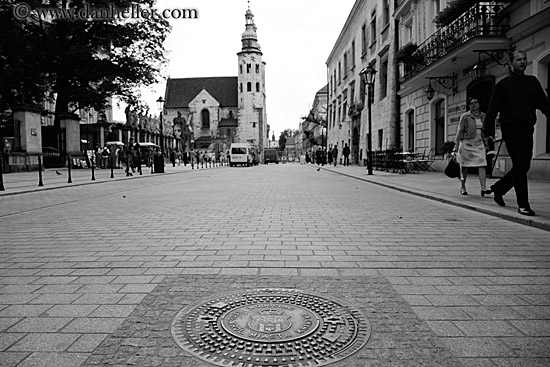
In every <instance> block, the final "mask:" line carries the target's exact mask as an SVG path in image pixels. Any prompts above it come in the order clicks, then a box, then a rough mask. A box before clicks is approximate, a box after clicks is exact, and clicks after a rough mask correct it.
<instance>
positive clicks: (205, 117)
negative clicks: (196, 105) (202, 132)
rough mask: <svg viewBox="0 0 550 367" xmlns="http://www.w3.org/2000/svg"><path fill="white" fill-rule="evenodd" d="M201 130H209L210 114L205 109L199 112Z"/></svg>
mask: <svg viewBox="0 0 550 367" xmlns="http://www.w3.org/2000/svg"><path fill="white" fill-rule="evenodd" d="M201 120H202V128H203V129H210V112H208V110H207V109H204V110H202V111H201Z"/></svg>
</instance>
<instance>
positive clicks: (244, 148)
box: [229, 143, 255, 167]
mask: <svg viewBox="0 0 550 367" xmlns="http://www.w3.org/2000/svg"><path fill="white" fill-rule="evenodd" d="M254 152H255V148H254V147H253V146H251V145H250V144H247V143H233V144H231V150H230V151H229V157H230V158H229V159H230V161H229V162H230V163H229V165H230V166H231V167H234V166H236V165H238V164H240V165H242V166H244V165H246V166H251V165H253V164H255V157H254V154H255V153H254Z"/></svg>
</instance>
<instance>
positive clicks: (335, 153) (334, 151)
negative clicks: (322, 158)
mask: <svg viewBox="0 0 550 367" xmlns="http://www.w3.org/2000/svg"><path fill="white" fill-rule="evenodd" d="M332 160H333V161H334V167H336V164H337V163H338V143H336V144H334V148H332Z"/></svg>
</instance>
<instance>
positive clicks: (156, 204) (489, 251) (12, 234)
mask: <svg viewBox="0 0 550 367" xmlns="http://www.w3.org/2000/svg"><path fill="white" fill-rule="evenodd" d="M169 168H171V167H169ZM346 168H348V167H346ZM355 168H357V169H361V174H360V175H359V176H358V178H364V177H365V175H364V168H360V167H355ZM355 168H354V167H349V170H348V171H351V170H353V169H355ZM337 169H338V170H341V171H342V172H344V169H343V168H342V167H338V168H337ZM189 173H190V172H189ZM274 173H275V174H274ZM193 175H194V176H193V178H192V179H191V180H190V181H188V180H189V177H190V176H188V175H187V172H185V173H182V174H166V175H158V176H143V179H141V178H138V179H136V177H134V179H132V180H121V181H119V182H112V183H109V182H104V183H102V184H100V185H96V184H93V185H83V186H75V187H71V188H70V189H68V188H67V189H60V190H47V191H41V192H40V193H30V194H23V195H13V196H3V197H2V199H1V200H2V206H0V215H2V220H3V222H4V221H5V222H7V223H9V226H6V228H4V227H3V228H2V236H3V239H4V238H5V239H6V241H5V242H4V243H2V245H0V315H2V312H13V310H15V308H14V307H12V306H16V305H22V306H26V308H25V310H27V311H26V312H30V313H33V312H34V313H36V312H38V311H37V310H39V308H33V307H28V306H47V307H50V308H49V309H52V310H54V312H57V313H56V316H50V315H49V314H48V315H47V316H45V315H46V313H42V314H36V316H40V318H46V317H47V318H51V319H58V318H61V317H64V316H60V317H58V316H57V315H59V312H60V310H62V308H58V307H57V306H92V307H94V308H95V309H97V307H99V306H109V305H113V306H119V305H120V306H132V307H136V308H135V309H134V311H132V312H130V314H129V315H128V313H127V312H128V311H129V309H127V308H116V309H115V308H111V309H109V308H102V312H103V314H99V315H101V316H107V317H97V319H109V317H108V316H110V315H114V314H116V313H117V311H121V310H122V311H121V312H122V313H119V314H116V315H117V316H121V317H117V319H119V318H120V319H124V320H125V321H124V322H123V323H122V324H120V326H119V327H117V328H116V330H114V331H113V332H112V333H111V335H109V337H108V338H105V339H104V340H103V342H100V345H97V344H95V345H94V340H95V341H97V339H95V336H102V337H103V336H105V335H107V333H108V332H107V331H104V332H99V330H101V328H98V327H97V326H99V325H95V326H96V328H94V327H93V326H94V325H84V324H81V325H80V326H82V327H83V328H84V329H85V326H88V327H89V329H88V330H91V331H90V332H86V333H85V334H84V335H83V336H82V337H81V338H79V340H82V343H81V347H76V346H77V345H78V340H77V341H76V342H75V343H74V344H73V346H71V347H69V351H72V352H76V353H92V352H93V353H100V352H101V353H104V355H107V354H108V353H107V351H108V350H111V351H112V350H115V351H116V350H120V351H122V352H123V353H122V354H119V355H118V356H115V357H113V358H111V359H109V361H110V362H112V364H114V365H117V364H118V363H119V362H121V361H127V360H128V358H132V357H135V358H134V359H133V361H136V362H139V363H151V364H155V363H158V362H159V361H160V360H162V361H163V363H164V364H165V367H166V366H179V367H181V366H193V367H196V365H195V364H194V362H196V360H195V359H194V358H191V359H190V358H189V357H184V356H181V355H179V354H174V349H173V344H169V345H164V344H163V343H162V342H159V339H160V340H165V341H166V343H172V340H171V339H170V338H166V339H163V338H160V337H159V333H160V330H156V329H154V328H155V327H156V326H158V327H159V328H161V327H163V326H161V325H160V324H156V325H152V326H150V328H149V329H147V328H146V327H143V325H141V326H142V327H143V328H141V329H139V330H137V331H135V330H132V328H131V327H127V326H128V325H129V324H126V321H128V320H133V315H134V314H135V313H136V312H138V311H139V310H140V307H141V306H142V305H143V304H146V303H147V300H148V299H149V298H148V297H150V296H151V295H157V294H158V292H160V289H159V290H157V289H156V288H154V287H155V286H156V285H157V284H158V285H159V286H161V285H162V284H164V283H165V282H166V281H167V279H168V278H170V277H171V276H175V278H184V279H193V281H192V282H191V281H190V282H191V284H195V283H200V282H202V281H206V280H208V279H209V280H212V279H213V283H215V284H214V285H213V286H210V285H203V286H202V289H198V287H197V288H190V289H186V291H187V292H189V294H193V296H192V297H189V299H188V302H189V301H190V300H193V299H198V298H200V297H201V296H203V295H204V293H205V292H211V291H214V290H216V289H219V290H220V291H221V290H226V288H225V287H222V286H221V285H220V284H222V283H223V284H225V285H226V286H227V285H228V284H229V285H232V289H238V288H239V287H242V286H245V285H251V281H250V280H249V278H250V277H259V279H266V278H269V279H270V281H272V282H274V283H269V282H268V283H269V284H274V285H275V286H281V285H285V286H287V287H296V286H303V288H304V289H322V290H323V292H328V291H329V290H331V291H334V292H335V293H337V292H338V291H340V292H341V291H342V290H340V289H335V290H332V289H331V288H330V287H329V288H326V285H327V284H328V283H327V279H326V278H327V277H325V276H324V275H329V276H328V278H333V279H331V280H330V281H331V282H341V284H344V283H346V282H348V281H353V280H360V281H363V282H364V284H363V286H364V288H366V286H367V284H369V283H368V280H369V279H372V278H380V279H381V281H382V282H383V284H384V286H387V287H389V288H388V289H387V292H385V293H384V296H382V298H381V299H383V300H384V301H383V302H382V301H380V305H379V306H380V307H385V309H384V310H381V313H379V314H377V315H376V317H373V319H374V320H376V321H377V323H376V325H377V327H378V329H377V330H381V331H383V332H384V335H383V337H382V336H381V335H379V334H376V335H374V337H373V338H372V340H371V342H369V344H370V343H372V344H370V345H368V347H369V348H367V349H366V351H368V353H363V352H360V353H358V354H357V355H355V356H354V359H353V360H350V361H348V362H349V365H357V366H364V365H373V366H375V365H380V366H386V365H388V362H387V361H389V363H390V365H391V363H393V364H394V365H397V366H412V365H418V364H421V363H422V362H425V363H424V364H425V365H428V366H439V365H440V364H438V362H439V360H437V359H435V360H434V359H430V358H429V356H430V355H431V354H430V353H432V352H433V351H434V349H430V348H416V349H414V350H413V349H411V348H410V346H411V345H412V344H410V341H408V342H404V339H403V338H402V337H406V338H407V340H409V338H410V339H414V340H413V342H414V343H416V344H414V343H413V344H414V345H421V346H424V341H426V340H429V341H430V342H432V341H435V342H439V345H440V347H442V348H443V349H442V351H443V353H445V355H449V353H450V354H453V353H455V352H456V353H455V354H456V355H455V356H454V358H451V359H450V360H452V361H453V363H454V362H455V361H458V362H460V363H462V364H463V365H464V366H465V367H468V366H485V365H487V366H490V367H494V366H498V367H501V366H506V367H512V366H513V367H518V366H521V367H523V366H528V367H533V366H536V367H539V365H544V366H546V365H550V363H546V364H544V363H545V362H548V360H549V358H550V357H549V356H548V352H547V350H548V347H547V346H548V345H550V341H549V337H548V335H547V333H546V329H547V327H546V323H547V322H548V320H549V319H550V316H549V315H548V311H547V310H548V309H550V308H549V306H550V266H549V264H550V261H549V259H550V256H549V255H550V250H549V249H548V247H547V245H546V243H547V241H548V232H547V231H542V230H539V229H536V228H533V227H527V226H525V225H520V224H517V223H512V222H509V221H504V220H502V219H500V218H496V217H494V216H489V215H486V214H483V213H479V212H475V211H472V210H466V209H463V208H459V207H457V206H451V205H448V204H446V203H441V202H435V201H428V200H425V199H423V198H419V197H415V196H412V195H409V194H404V193H401V192H397V191H395V190H388V189H386V188H383V187H380V186H379V185H373V184H371V183H369V182H365V181H361V180H358V179H351V178H347V177H345V176H342V175H338V174H333V173H329V172H326V171H324V170H322V171H319V172H317V171H316V170H315V169H313V168H312V167H310V166H301V165H290V164H287V165H284V166H278V167H255V168H254V169H250V170H246V171H245V170H238V171H237V170H232V169H220V170H204V171H202V170H201V171H200V173H199V172H198V171H196V172H193ZM8 176H9V175H8ZM426 177H429V180H426ZM87 179H88V180H89V177H87ZM369 179H371V178H369ZM372 179H374V180H382V182H383V180H386V179H391V180H393V182H398V181H401V182H414V181H416V180H419V179H423V180H424V181H422V182H423V184H424V185H428V186H429V185H431V184H432V183H433V182H435V181H438V182H439V181H440V182H441V185H443V186H441V187H447V186H449V185H448V183H449V181H448V180H446V179H445V180H439V179H438V176H434V175H431V174H425V175H424V174H419V175H391V174H386V173H384V172H376V174H375V175H374V176H373V177H372ZM243 180H246V181H247V182H254V183H255V185H254V189H253V190H250V189H249V188H243V187H242V184H241V182H242V181H243ZM434 180H435V181H434ZM189 182H192V184H188V183H189ZM220 183H223V185H224V190H223V192H222V190H216V188H217V187H218V185H219V184H220ZM182 185H184V186H185V194H186V195H185V196H182V195H178V194H177V193H180V192H181V187H182ZM531 186H532V185H531ZM535 186H536V185H535ZM159 188H161V190H159ZM335 188H337V190H335ZM436 189H437V188H436ZM205 191H206V192H208V194H207V195H205V194H204V193H205ZM431 191H432V192H433V191H434V190H431ZM455 191H456V190H454V189H453V193H454V195H455V196H456V197H455V198H454V199H453V200H455V201H457V202H459V203H460V202H461V201H464V198H462V197H460V196H459V195H456V192H455ZM122 195H125V196H127V198H125V199H123V198H122ZM281 198H284V200H282V199H281ZM319 198H322V200H319ZM478 199H479V200H481V199H480V198H477V197H476V198H474V196H473V195H472V197H471V198H468V199H467V200H468V201H471V200H478ZM228 200H229V202H230V204H229V205H228V204H227V203H228ZM485 201H486V202H487V203H486V204H482V205H487V206H488V207H491V208H492V207H493V206H494V207H495V209H496V210H501V211H506V212H510V213H512V212H513V210H514V208H513V206H510V207H506V208H499V207H498V208H497V206H496V205H494V203H493V202H492V201H491V200H485ZM99 202H101V203H102V205H98V203H99ZM143 208H147V213H144V212H143V210H142V209H143ZM199 212H200V213H202V214H201V215H200V216H197V215H196V213H199ZM537 212H538V214H539V213H543V214H542V215H539V216H538V217H536V218H534V220H539V221H540V220H542V221H544V220H545V219H546V218H545V217H544V211H543V212H541V211H540V210H537ZM52 213H54V214H55V218H56V220H55V221H52V220H51V218H52ZM107 214H109V215H111V216H116V217H117V218H118V219H117V221H112V220H111V219H109V216H108V215H107ZM399 217H401V218H399ZM73 222H74V223H86V225H78V226H69V227H67V225H66V223H73ZM151 223H154V225H151ZM480 223H482V224H483V231H480V229H479V228H480ZM457 224H458V225H460V230H461V235H460V236H457V235H456V233H455V232H456V229H457ZM199 256H202V257H205V258H208V259H216V258H220V259H228V260H222V261H219V262H214V261H200V262H198V261H197V259H198V258H199ZM228 257H229V258H228ZM229 262H231V266H228V265H229V264H228V263H229ZM239 262H240V263H239ZM245 262H246V263H245ZM250 262H254V265H253V266H251V263H250ZM224 263H226V264H224ZM229 269H233V270H229ZM250 269H251V270H250ZM278 270H280V271H278ZM223 271H225V272H227V271H236V273H235V274H227V275H222V272H223ZM249 271H252V274H254V275H247V274H248V272H249ZM164 276H168V277H166V278H165V277H164ZM113 277H115V278H113ZM118 277H120V278H118ZM124 277H128V278H124ZM134 277H136V278H134ZM139 277H146V278H141V279H142V280H138V279H140V278H139ZM385 277H387V278H385ZM286 278H292V279H294V280H292V281H288V280H287V279H286ZM114 279H119V281H121V283H113V280H114ZM121 279H127V281H126V280H121ZM143 279H146V280H143ZM298 279H299V280H298ZM365 279H366V280H367V281H365ZM136 281H137V283H136ZM277 281H278V282H280V283H278V284H275V283H276V282H277ZM216 284H217V285H216ZM369 285H370V284H369ZM35 286H38V288H35ZM117 286H121V287H119V288H117ZM218 286H219V288H216V287H218ZM186 287H187V285H186ZM346 287H347V289H352V288H353V289H361V288H358V287H360V286H359V285H354V286H346ZM354 287H355V288H354ZM4 290H6V292H4ZM363 290H364V289H363ZM8 291H9V293H7V292H8ZM134 291H137V292H138V293H134ZM349 293H350V294H347V295H342V297H343V299H346V300H352V303H354V304H361V300H362V299H364V298H365V297H367V296H363V295H362V294H351V293H353V292H351V291H350V292H349ZM396 297H401V298H399V300H400V302H404V307H403V308H400V307H397V308H396V307H395V298H396ZM377 299H378V298H377ZM356 302H357V303H356ZM174 307H175V306H174ZM174 307H171V308H170V310H169V312H175V311H176V310H177V309H176V310H175V309H174ZM22 309H23V308H22ZM84 309H86V308H81V310H84ZM382 311H383V312H382ZM5 315H7V314H5ZM99 315H97V316H99ZM123 315H124V316H123ZM166 315H167V314H164V317H166ZM383 315H384V316H385V317H386V319H383V320H380V319H378V318H377V317H382V316H383ZM86 317H90V316H86ZM159 317H161V316H159ZM33 318H35V316H32V315H29V316H22V317H13V316H11V317H8V316H6V317H1V316H0V329H1V328H2V327H3V328H4V329H3V330H2V334H4V335H10V334H17V335H20V336H21V337H25V336H27V335H31V334H35V333H40V330H33V331H29V332H26V331H25V332H20V333H19V332H18V333H13V332H11V331H12V330H13V329H14V328H17V326H18V325H20V324H21V325H25V323H24V322H29V321H28V320H31V319H33ZM168 319H170V318H169V317H168ZM404 319H407V320H416V321H415V322H416V324H415V325H416V326H417V327H419V328H420V329H421V330H422V331H423V332H427V333H430V335H429V337H428V338H427V339H422V338H421V339H422V340H418V339H415V337H418V336H419V335H420V334H416V335H410V334H407V333H404V332H402V327H403V324H401V323H400V322H401V321H403V320H404ZM373 323H374V322H373ZM75 325H76V324H74V323H69V324H67V325H66V326H65V327H63V328H62V329H60V330H58V331H56V332H52V334H54V335H56V334H57V335H64V334H69V335H70V334H80V333H81V332H82V331H75V330H73V331H70V332H68V331H67V330H68V328H69V327H70V328H74V326H75ZM406 325H408V324H406ZM130 326H131V325H130ZM459 326H460V327H459ZM400 328H401V329H400ZM98 329H99V330H98ZM54 330H56V329H55V328H54ZM399 330H401V335H397V333H398V331H399ZM430 330H431V331H430ZM478 330H479V333H481V335H485V334H490V335H488V336H483V337H481V336H480V335H479V336H478V335H475V334H476V333H478ZM392 331H393V332H394V334H391V332H392ZM43 332H44V333H50V330H47V331H46V330H43ZM514 332H515V333H517V334H513V333H514ZM483 333H485V334H483ZM390 334H391V335H390ZM510 334H513V335H512V336H510ZM132 335H134V336H136V338H138V339H139V342H138V343H137V344H136V346H135V347H134V346H132V345H127V346H124V348H122V349H121V348H120V345H119V344H117V343H114V344H112V345H111V344H109V340H114V341H116V340H117V338H126V339H131V338H130V336H132ZM422 335H424V334H422ZM84 336H87V337H86V338H89V339H85V338H84ZM111 338H114V339H111ZM476 338H477V339H479V340H481V341H482V343H481V345H480V346H477V344H476V343H475V341H476ZM99 339H101V337H100V338H99ZM442 340H451V341H452V340H455V341H457V343H458V346H457V347H456V348H455V349H456V350H453V349H451V348H450V347H448V346H447V345H446V344H444V343H441V341H442ZM467 341H470V342H474V343H473V344H475V345H473V346H471V345H469V344H468V343H467ZM98 343H99V342H98ZM484 343H485V344H484ZM12 344H13V343H11V344H10V345H12ZM95 346H97V348H95ZM73 347H74V349H71V348H73ZM470 347H472V348H473V349H472V351H471V354H472V356H470V355H468V349H469V348H470ZM117 348H118V349H117ZM132 348H137V349H132ZM476 348H477V349H476ZM482 349H485V351H491V354H490V355H491V356H486V355H485V354H484V353H483V350H482ZM92 350H93V351H92ZM138 350H139V351H140V352H144V353H143V354H140V355H139V356H138V355H137V353H138ZM0 353H2V356H0V360H2V363H4V361H7V362H6V363H11V362H12V361H18V358H19V360H21V359H23V358H27V357H29V356H28V353H26V352H21V353H23V354H21V353H20V352H0ZM131 353H134V355H133V356H132V355H131ZM155 353H156V354H155ZM68 354H71V353H68ZM5 355H7V357H4V356H5ZM465 355H468V356H465ZM97 356H98V354H92V355H91V357H90V360H89V361H91V362H97V363H100V362H101V360H99V361H98V360H97V359H95V358H96V357H97ZM117 358H120V359H117ZM147 358H149V359H147ZM417 358H419V359H418V360H417ZM28 361H33V362H32V363H35V361H39V359H37V358H36V355H35V357H33V358H31V359H28ZM541 361H542V363H541ZM91 362H90V363H91ZM14 363H17V362H14ZM29 363H30V362H29ZM124 363H126V362H124ZM75 366H76V365H75ZM56 367H58V366H57V365H56Z"/></svg>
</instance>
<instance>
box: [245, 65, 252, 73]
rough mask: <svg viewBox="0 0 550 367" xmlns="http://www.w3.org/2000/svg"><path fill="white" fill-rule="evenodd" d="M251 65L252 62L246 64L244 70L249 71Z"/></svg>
mask: <svg viewBox="0 0 550 367" xmlns="http://www.w3.org/2000/svg"><path fill="white" fill-rule="evenodd" d="M251 67H252V64H246V72H247V73H250V68H251Z"/></svg>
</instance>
